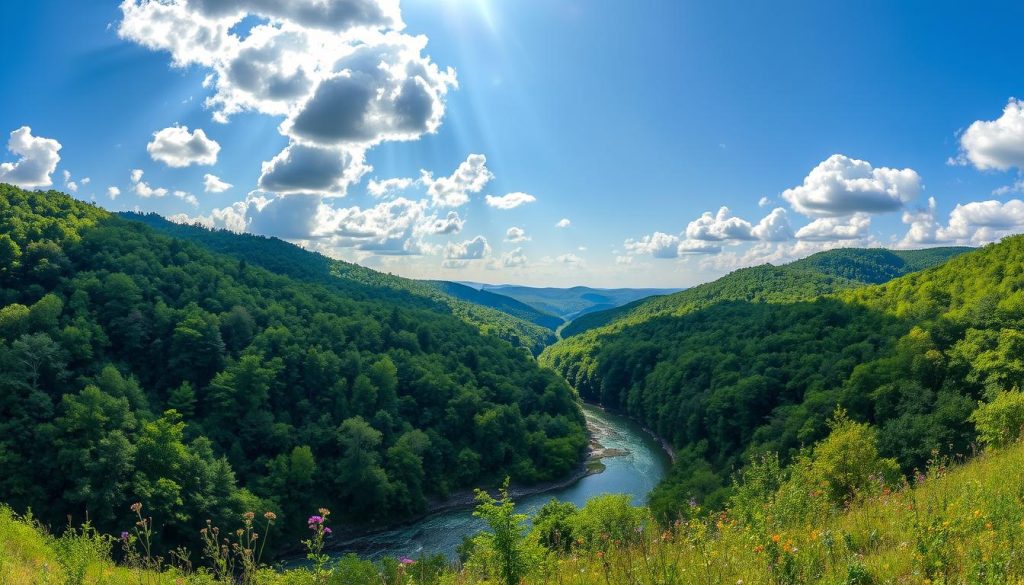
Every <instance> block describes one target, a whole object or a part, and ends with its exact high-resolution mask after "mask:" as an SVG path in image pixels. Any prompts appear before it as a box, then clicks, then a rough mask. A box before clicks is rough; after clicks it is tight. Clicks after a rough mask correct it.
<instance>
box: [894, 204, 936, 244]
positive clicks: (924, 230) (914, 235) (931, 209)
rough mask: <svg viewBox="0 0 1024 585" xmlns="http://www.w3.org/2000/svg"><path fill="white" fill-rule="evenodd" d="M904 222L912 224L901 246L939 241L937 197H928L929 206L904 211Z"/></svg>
mask: <svg viewBox="0 0 1024 585" xmlns="http://www.w3.org/2000/svg"><path fill="white" fill-rule="evenodd" d="M903 223H905V224H907V225H909V226H910V228H909V229H908V230H907V234H906V235H905V236H904V237H903V240H902V241H901V242H900V243H899V246H900V247H909V246H915V245H922V244H936V243H938V242H939V235H938V234H939V230H940V229H942V226H940V225H939V222H938V220H937V219H936V217H935V198H934V197H929V198H928V207H926V208H924V209H916V210H907V211H904V212H903Z"/></svg>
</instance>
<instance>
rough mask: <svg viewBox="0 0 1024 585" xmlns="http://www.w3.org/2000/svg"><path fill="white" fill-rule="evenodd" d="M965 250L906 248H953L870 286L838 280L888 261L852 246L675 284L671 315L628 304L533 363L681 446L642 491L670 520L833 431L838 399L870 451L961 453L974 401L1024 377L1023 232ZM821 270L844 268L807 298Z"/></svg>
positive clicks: (968, 444) (866, 275)
mask: <svg viewBox="0 0 1024 585" xmlns="http://www.w3.org/2000/svg"><path fill="white" fill-rule="evenodd" d="M962 251H963V250H960V249H949V250H945V251H944V250H938V251H927V255H925V254H923V253H922V254H921V255H919V256H918V257H917V258H913V256H912V260H913V261H914V262H916V264H914V263H912V266H913V267H919V266H921V265H922V264H930V263H934V262H936V261H940V260H942V259H944V258H946V257H949V256H953V257H952V259H949V260H948V261H947V262H945V263H944V264H942V265H940V266H938V267H935V268H931V269H927V270H923V271H920V272H914V273H910V274H907V275H905V276H901V277H899V278H896V279H894V280H890V281H888V282H885V283H884V284H879V285H873V286H860V287H852V286H851V285H849V284H848V282H849V281H850V279H851V278H854V277H855V278H858V279H863V280H872V279H877V280H885V278H886V276H888V275H890V274H892V273H893V271H892V270H890V269H888V268H886V267H885V266H886V265H885V264H883V263H872V264H870V265H865V264H864V263H860V264H859V265H858V263H849V262H844V259H848V258H849V257H850V256H852V255H859V254H858V253H856V252H851V251H841V252H840V253H839V254H836V253H827V254H825V255H819V256H818V257H811V258H809V259H807V260H804V261H800V262H799V263H795V264H797V266H798V270H795V271H793V272H789V273H788V274H787V272H786V271H782V270H779V269H776V268H773V267H760V268H755V269H748V270H745V271H740V272H737V273H734V274H732V275H729V276H727V277H725V278H723V279H721V280H719V281H716V282H715V283H711V285H709V286H708V287H706V289H705V290H704V291H699V289H700V288H701V287H698V288H696V289H692V290H691V291H687V292H684V293H680V294H678V295H675V297H676V301H677V302H676V306H675V310H676V311H677V313H676V314H668V313H665V312H663V313H661V314H656V313H655V314H650V315H643V314H642V313H634V314H633V315H630V316H627V317H626V318H624V319H621V320H619V321H614V322H612V323H611V324H610V325H608V326H605V327H604V328H602V329H597V330H594V331H590V332H587V333H585V334H583V335H579V336H576V337H572V338H570V339H568V340H564V341H562V342H560V343H559V344H557V345H555V346H553V347H552V348H550V349H549V350H548V351H547V352H546V353H545V354H544V355H543V356H542V362H543V363H545V364H547V365H550V366H552V367H554V368H555V369H556V370H557V371H559V372H560V373H562V374H563V375H565V376H566V378H567V379H568V380H569V381H570V382H571V383H572V384H574V386H575V387H576V388H577V389H578V390H579V392H580V393H581V395H582V396H584V397H585V398H587V399H590V400H595V401H600V402H601V403H603V404H605V405H607V406H609V407H611V408H614V409H621V410H623V411H625V412H627V413H629V414H630V415H631V416H633V417H635V418H637V419H639V420H640V421H642V422H644V423H645V424H647V425H648V426H650V427H651V428H652V429H654V430H655V432H657V433H658V434H659V435H661V436H662V437H665V438H666V439H668V440H669V441H671V442H672V443H673V444H674V445H675V446H676V447H677V448H678V450H679V461H678V463H677V464H676V465H675V466H674V468H673V471H672V473H671V475H670V477H669V479H668V480H667V481H665V482H663V483H662V484H661V486H659V488H658V489H656V490H655V492H654V493H653V494H652V502H651V505H652V508H653V509H654V511H655V512H656V513H657V514H660V515H661V516H662V517H664V518H670V517H673V516H674V515H676V514H678V513H679V510H681V509H682V508H683V506H682V504H683V502H685V501H686V500H687V499H688V498H690V497H698V498H699V499H700V500H701V501H704V502H706V503H708V504H709V505H711V506H718V505H721V504H722V503H723V502H724V501H725V499H726V498H727V497H728V496H729V494H730V491H731V488H730V479H729V478H730V477H731V475H732V474H733V473H734V472H735V471H737V470H739V469H741V468H743V467H744V466H746V465H747V464H749V462H750V461H752V460H754V459H755V458H756V457H758V456H761V455H763V454H766V453H779V454H780V456H781V457H782V458H783V461H788V460H789V459H790V458H791V457H793V456H794V455H795V454H796V453H797V452H798V451H799V450H800V448H801V447H803V446H806V445H810V444H813V443H814V442H816V441H818V440H820V439H821V438H823V437H824V436H825V435H826V434H827V421H828V418H829V416H830V415H831V413H832V412H833V411H834V409H835V408H836V407H837V406H841V407H843V408H845V409H846V411H847V412H848V413H849V414H850V416H851V417H853V418H854V419H856V420H859V421H864V422H867V423H870V424H871V425H873V426H874V427H876V428H877V430H878V445H879V450H880V452H881V453H882V454H883V455H884V456H887V457H892V458H894V459H895V460H896V461H897V462H898V463H899V465H900V466H901V469H902V471H903V472H904V473H907V474H909V473H911V472H913V471H914V470H915V469H923V468H924V467H925V466H926V465H927V464H928V461H929V460H930V459H933V458H934V457H936V456H956V455H965V454H969V453H970V452H971V449H972V444H973V443H974V441H975V432H974V427H973V425H972V424H971V422H970V421H969V420H968V418H969V416H970V414H971V412H972V411H973V410H974V408H975V407H976V406H977V404H978V401H979V400H990V399H992V398H995V397H996V396H997V395H999V394H1000V393H1002V392H1006V391H1012V390H1016V389H1019V385H1020V379H1021V374H1022V373H1024V370H1022V369H1021V366H1020V364H1021V358H1022V355H1024V353H1022V352H1021V346H1020V344H1019V338H1020V333H1019V330H1020V328H1021V325H1022V324H1024V304H1022V302H1024V292H1022V291H1021V288H1022V286H1024V238H1022V237H1013V238H1007V239H1005V240H1003V242H1001V243H1000V244H997V245H989V246H986V247H985V248H983V249H979V250H977V251H973V252H970V253H968V254H962ZM879 256H882V255H881V254H879ZM921 256H925V258H921ZM851 264H852V265H851ZM813 267H818V268H821V267H824V268H825V269H826V270H827V271H828V272H830V273H832V274H835V275H838V276H829V275H824V274H822V273H816V272H815V271H813V270H809V268H813ZM876 268H877V269H876ZM829 278H835V279H842V280H835V281H832V282H833V284H836V285H837V286H833V291H834V292H832V294H826V295H823V296H817V295H814V294H813V293H814V292H815V290H816V289H824V290H821V292H828V290H827V289H828V287H826V286H822V283H825V284H827V283H828V281H827V280H825V279H829ZM790 279H792V282H793V286H792V287H789V286H788V285H787V282H788V281H789V280H790ZM713 291H715V292H720V293H721V295H720V296H719V297H718V298H717V300H716V299H715V295H714V293H713ZM696 292H701V293H702V296H700V297H698V296H696V294H695V293H696ZM687 293H689V294H687ZM736 293H739V294H736ZM743 293H746V294H747V296H748V298H742V295H743ZM684 296H685V297H686V301H687V302H686V303H685V304H684V303H680V302H678V301H679V300H682V299H683V298H684ZM670 298H671V297H666V298H661V299H656V300H655V301H654V302H660V303H664V302H665V301H666V300H667V299H670Z"/></svg>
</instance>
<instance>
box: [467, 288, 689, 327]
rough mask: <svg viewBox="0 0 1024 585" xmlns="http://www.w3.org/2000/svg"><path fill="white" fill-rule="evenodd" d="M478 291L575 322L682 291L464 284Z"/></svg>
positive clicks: (672, 289)
mask: <svg viewBox="0 0 1024 585" xmlns="http://www.w3.org/2000/svg"><path fill="white" fill-rule="evenodd" d="M462 284H464V285H466V286H470V287H473V288H476V289H478V290H483V291H488V292H492V293H497V294H500V295H504V296H507V297H511V298H513V299H516V300H518V301H520V302H522V303H525V304H527V305H529V306H531V307H533V308H535V309H537V310H538V311H541V312H544V313H550V314H552V315H557V316H558V317H561V318H562V319H565V320H566V321H572V320H573V319H576V318H579V317H580V316H581V315H586V314H589V313H593V312H596V311H603V310H607V309H613V308H615V307H620V306H622V305H624V304H627V303H631V302H634V301H636V300H639V299H643V298H647V297H650V296H655V295H664V294H671V293H675V292H679V290H680V289H678V288H594V287H589V286H573V287H569V288H558V287H531V286H521V285H516V284H482V283H473V282H464V283H462Z"/></svg>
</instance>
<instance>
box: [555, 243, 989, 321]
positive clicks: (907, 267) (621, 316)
mask: <svg viewBox="0 0 1024 585" xmlns="http://www.w3.org/2000/svg"><path fill="white" fill-rule="evenodd" d="M970 250H971V248H964V247H947V248H931V249H927V250H884V249H881V248H877V249H873V248H843V249H839V250H827V251H825V252H818V253H817V254H813V255H811V256H808V257H807V258H804V259H802V260H797V261H796V262H792V263H790V264H785V265H782V266H772V265H771V264H764V265H762V266H755V267H752V268H743V269H740V270H737V271H735V272H732V273H730V274H727V275H726V276H723V277H722V278H719V279H717V280H715V281H712V282H709V283H707V284H702V285H700V286H696V287H693V288H691V289H687V290H684V291H681V292H678V293H675V294H672V295H668V296H658V297H654V298H650V299H640V300H638V301H635V302H632V303H630V304H628V305H623V306H621V307H618V308H615V309H610V310H607V311H600V312H595V313H590V314H588V315H584V316H582V317H579V318H578V319H576V320H574V321H573V322H571V323H569V324H568V325H566V326H565V327H564V328H563V329H562V331H561V336H562V338H563V339H565V338H567V337H572V336H574V335H579V334H580V333H584V332H586V331H590V330H592V329H598V328H600V327H603V326H606V325H628V324H632V323H636V322H639V321H643V320H645V319H650V318H652V317H656V316H661V315H683V314H686V313H689V312H690V311H692V310H694V309H695V308H700V307H705V306H707V305H708V304H710V303H714V302H718V301H727V300H728V301H751V302H758V303H777V302H787V301H794V300H804V299H813V298H815V297H817V296H819V295H822V294H827V293H831V292H835V291H838V290H842V289H845V288H851V287H855V286H861V285H864V284H880V283H883V282H886V281H888V280H892V279H893V278H896V277H898V276H903V275H904V274H909V273H911V272H916V271H918V270H924V269H925V268H930V267H932V266H937V265H939V264H941V263H943V262H945V261H946V260H948V259H950V258H952V257H954V256H957V255H959V254H963V253H964V252H968V251H970Z"/></svg>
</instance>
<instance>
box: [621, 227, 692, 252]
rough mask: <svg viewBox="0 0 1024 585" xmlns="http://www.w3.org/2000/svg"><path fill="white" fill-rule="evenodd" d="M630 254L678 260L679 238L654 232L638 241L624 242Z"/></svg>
mask: <svg viewBox="0 0 1024 585" xmlns="http://www.w3.org/2000/svg"><path fill="white" fill-rule="evenodd" d="M623 245H624V246H625V247H626V251H627V252H629V253H631V254H650V255H651V256H654V257H655V258H678V257H679V236H675V235H672V234H666V233H662V232H654V234H653V235H649V236H644V237H642V238H640V239H639V240H632V239H630V240H626V242H625V243H624V244H623Z"/></svg>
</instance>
